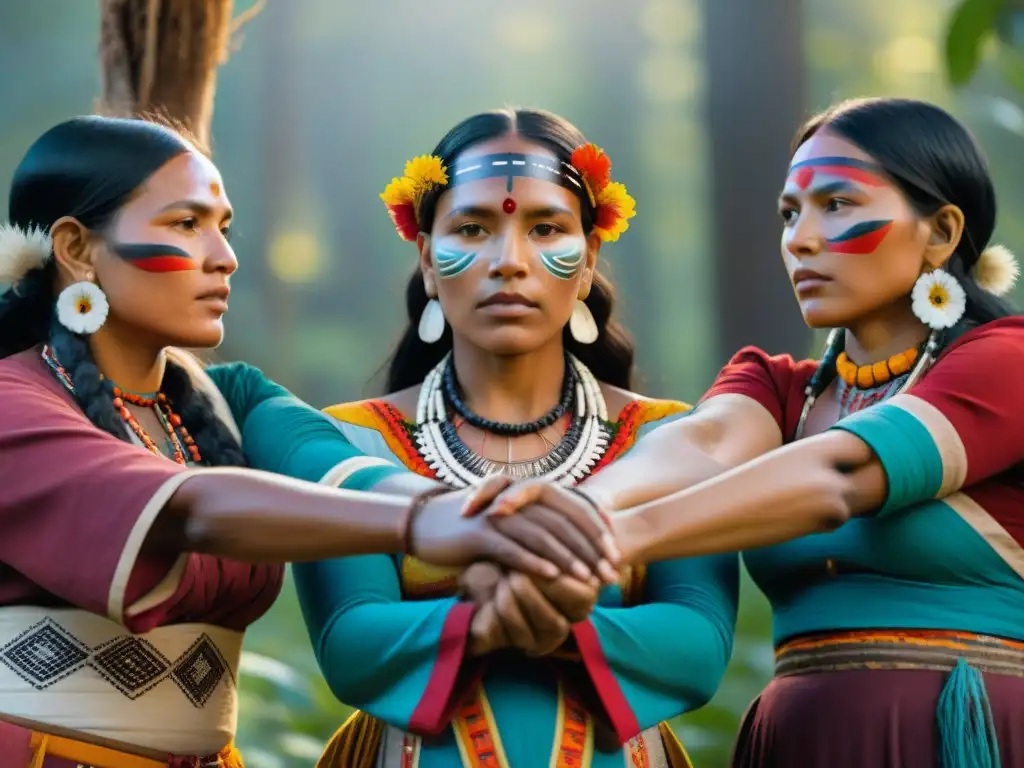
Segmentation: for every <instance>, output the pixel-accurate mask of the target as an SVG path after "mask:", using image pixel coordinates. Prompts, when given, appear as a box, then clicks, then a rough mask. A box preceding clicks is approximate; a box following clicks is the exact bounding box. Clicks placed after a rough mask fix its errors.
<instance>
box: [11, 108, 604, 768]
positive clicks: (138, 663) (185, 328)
mask: <svg viewBox="0 0 1024 768" xmlns="http://www.w3.org/2000/svg"><path fill="white" fill-rule="evenodd" d="M9 207H10V223H9V224H8V225H4V226H3V227H0V282H4V283H8V282H9V283H12V284H13V287H12V288H10V289H9V290H7V291H6V292H4V293H2V294H0V764H2V765H3V767H4V768H69V767H70V768H75V766H78V768H82V767H83V766H86V767H91V768H160V766H168V765H170V766H177V767H180V768H184V767H185V766H188V767H189V768H195V767H196V766H203V767H204V768H213V767H214V766H221V767H222V768H237V767H238V766H240V765H241V762H240V758H239V756H238V754H237V751H235V750H234V749H233V747H232V746H231V743H230V742H231V738H232V736H233V733H234V729H235V724H236V718H237V703H238V700H237V693H236V690H235V680H236V678H237V672H238V663H239V658H240V652H241V645H242V636H243V632H244V630H245V628H246V627H247V626H248V625H249V624H251V623H252V622H253V621H255V620H256V619H257V618H259V617H260V616H261V615H262V614H263V613H264V612H265V611H266V610H267V609H268V608H269V607H270V605H271V603H272V602H273V601H274V599H275V598H276V596H277V594H278V592H279V590H280V586H281V578H282V564H283V563H284V562H285V561H303V560H319V559H322V558H325V557H339V556H345V555H354V554H367V553H396V552H409V553H413V552H415V554H416V555H417V556H418V557H420V558H422V559H424V560H426V561H428V562H432V563H434V564H436V565H442V566H444V565H447V566H458V565H468V564H469V563H471V562H474V561H476V560H479V559H481V558H490V559H493V560H495V561H501V562H504V563H505V564H506V565H508V566H509V567H513V568H517V569H521V570H525V571H527V572H530V573H533V574H535V575H538V576H548V577H556V576H558V574H559V573H560V572H565V573H568V572H570V571H571V570H572V569H573V568H574V567H578V566H580V565H581V563H580V562H579V561H583V562H585V563H587V564H588V565H589V567H590V568H592V569H597V568H598V567H599V566H600V565H601V561H602V557H601V554H602V553H601V551H600V550H601V545H600V543H599V542H600V541H601V537H602V535H603V534H604V533H605V530H606V529H605V527H604V525H603V524H602V523H601V522H600V521H599V520H597V519H596V518H597V516H596V515H593V514H592V510H591V508H590V506H589V505H588V504H587V502H586V501H584V500H579V499H575V498H573V497H569V496H568V494H562V495H557V496H553V497H552V499H551V500H549V503H550V506H549V505H545V506H538V507H535V508H530V509H526V510H524V512H523V513H522V514H521V515H516V516H514V517H510V518H509V519H508V522H510V523H512V525H511V526H504V525H499V526H494V525H489V524H486V523H482V521H481V520H479V519H477V520H475V521H474V520H472V519H470V518H467V517H465V516H464V515H463V509H464V507H465V505H466V503H467V502H468V501H469V500H470V499H469V497H470V495H471V492H468V491H467V492H463V493H458V492H454V493H439V491H443V490H444V489H443V487H442V486H440V485H439V484H437V483H435V482H433V481H430V480H427V479H424V478H410V477H408V476H407V473H404V472H403V473H399V470H398V469H397V468H396V467H394V466H389V465H388V464H387V463H386V462H383V461H373V460H370V459H368V457H366V456H364V455H362V454H361V453H360V452H359V451H357V450H356V449H355V448H353V447H352V446H351V445H350V444H348V443H347V442H346V441H345V440H344V439H343V438H342V437H341V435H340V433H339V432H338V430H337V429H336V428H335V427H334V426H332V425H331V423H330V422H329V421H328V419H327V417H325V416H323V415H322V414H320V413H318V412H317V411H315V410H313V409H311V408H309V407H308V406H305V405H304V404H302V403H301V402H299V401H298V400H296V399H295V398H294V397H292V396H291V395H290V394H289V393H288V392H287V391H285V390H284V389H282V388H281V387H279V386H278V385H276V384H274V383H273V382H270V381H268V380H267V379H266V378H265V377H263V375H262V374H261V373H260V372H259V371H258V370H256V369H255V368H252V367H251V366H246V365H244V364H230V365H224V366H214V367H212V368H209V369H207V370H205V371H204V370H202V369H201V368H200V367H199V366H198V365H197V364H196V363H195V361H194V360H193V359H192V358H190V357H188V356H187V355H185V354H184V353H182V352H181V351H180V350H178V349H177V348H181V347H184V348H208V347H215V346H217V345H218V344H219V343H220V341H221V338H222V336H223V331H224V328H223V322H222V320H223V316H224V314H225V312H226V311H227V300H228V293H229V280H230V277H231V275H232V273H233V272H234V271H235V269H236V268H237V267H238V261H237V260H236V258H235V254H234V251H233V250H232V248H231V246H230V244H229V242H228V234H229V228H230V222H231V217H232V210H231V205H230V203H229V201H228V198H227V196H226V193H225V191H224V188H223V182H222V180H221V178H220V174H219V173H218V171H217V169H216V167H215V166H214V165H213V163H212V162H210V160H209V159H208V158H207V157H206V156H205V155H203V153H202V152H200V151H198V150H197V149H196V147H195V146H194V145H193V144H192V143H190V142H189V141H188V140H186V139H185V138H184V137H183V136H182V135H181V134H179V133H178V132H176V131H173V130H170V129H168V128H166V127H163V126H159V125H156V124H154V123H151V122H146V121H143V120H127V119H114V118H101V117H83V118H76V119H73V120H69V121H67V122H64V123H61V124H60V125H58V126H56V127H54V128H52V129H50V130H49V131H47V132H46V133H44V134H43V136H42V137H40V138H39V139H38V140H37V141H36V142H35V143H34V144H33V145H32V147H31V148H30V149H29V150H28V153H27V154H26V156H25V158H24V160H23V161H22V162H21V164H20V165H19V166H18V169H17V170H16V171H15V174H14V180H13V182H12V185H11V193H10V205H9ZM298 466H301V467H302V468H303V471H304V472H306V473H308V475H309V476H310V477H311V478H313V479H317V480H321V482H323V483H324V484H325V485H320V486H318V485H314V484H312V483H303V482H299V481H298V480H294V479H289V478H285V477H278V476H275V475H272V474H269V473H267V472H255V471H253V469H252V468H261V469H272V470H275V471H277V472H279V473H282V474H291V475H294V474H295V472H294V471H289V468H295V467H298ZM211 467H216V468H215V469H214V468H211ZM327 485H331V486H342V487H343V488H345V489H348V490H338V489H336V488H332V487H327ZM371 488H372V489H373V490H375V491H384V492H391V493H394V494H395V495H391V496H389V495H383V493H373V494H364V493H353V492H352V491H354V490H366V489H371ZM484 490H486V488H484ZM414 494H415V495H414ZM401 495H405V496H406V498H402V497H401ZM410 495H413V499H412V500H411V501H410V499H409V498H408V496H410ZM566 514H567V515H568V519H569V520H570V521H571V524H570V525H569V526H568V532H567V534H566V537H565V538H566V539H567V540H566V541H565V542H563V543H564V545H565V546H564V547H562V546H561V545H560V544H559V543H558V541H559V538H560V537H559V534H558V531H554V532H553V533H548V534H546V535H545V536H538V535H537V534H536V530H537V526H536V525H535V524H539V525H540V526H543V525H544V524H545V521H547V523H550V522H551V521H554V522H555V523H557V524H558V525H559V526H564V525H565V515H566ZM531 518H532V519H533V520H534V524H531V523H530V519H531ZM531 525H534V527H533V528H532V529H531V527H530V526H531ZM541 529H542V530H543V528H541ZM559 530H563V531H565V530H566V529H565V528H564V527H563V528H560V529H559ZM580 534H582V536H581V535H580ZM545 558H546V559H547V561H546V560H545ZM556 566H557V567H556ZM605 566H606V567H607V563H605Z"/></svg>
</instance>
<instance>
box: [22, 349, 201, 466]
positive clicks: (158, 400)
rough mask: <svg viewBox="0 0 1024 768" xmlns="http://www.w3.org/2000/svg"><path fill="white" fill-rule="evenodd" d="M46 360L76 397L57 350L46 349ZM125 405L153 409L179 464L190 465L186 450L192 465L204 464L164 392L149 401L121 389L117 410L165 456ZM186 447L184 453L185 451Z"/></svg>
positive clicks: (116, 397)
mask: <svg viewBox="0 0 1024 768" xmlns="http://www.w3.org/2000/svg"><path fill="white" fill-rule="evenodd" d="M42 355H43V360H44V361H46V364H47V365H49V366H50V368H51V369H53V372H54V373H55V374H56V376H57V378H58V379H59V380H60V382H61V384H63V385H64V387H65V389H67V390H68V391H69V392H71V393H72V394H74V392H75V387H74V384H73V383H72V381H71V377H70V376H69V375H68V372H67V371H65V370H64V367H63V366H62V365H61V364H60V362H59V361H58V360H57V357H56V355H54V354H53V350H52V349H50V347H49V345H46V346H44V347H43V352H42ZM125 403H131V404H132V405H136V406H138V407H140V408H151V409H152V410H153V413H155V414H156V417H157V419H159V420H160V423H161V424H162V425H163V427H164V430H165V431H166V432H167V438H168V443H169V444H170V446H171V449H172V451H173V453H174V455H173V456H172V457H171V458H172V459H173V460H174V461H175V462H176V463H178V464H187V463H188V461H187V460H186V459H185V450H188V453H189V456H190V457H191V459H192V461H193V462H194V463H196V464H198V463H199V462H200V461H202V456H201V455H200V453H199V448H198V446H196V443H195V440H193V439H192V435H190V434H189V433H188V430H187V429H186V428H185V425H184V424H182V422H181V417H180V416H179V415H178V414H176V413H175V412H174V411H173V410H172V409H171V404H170V403H169V402H167V396H166V395H164V393H163V392H158V393H157V394H156V395H155V396H154V397H146V396H145V395H136V394H133V393H131V392H125V391H123V390H122V389H121V388H120V387H114V408H115V409H116V410H117V412H118V414H119V415H120V416H121V418H122V419H123V420H124V423H125V424H127V425H128V428H129V429H130V430H131V431H132V433H133V434H134V435H135V436H136V437H137V438H139V442H141V443H142V445H143V446H144V447H145V448H146V450H148V451H150V452H151V453H155V454H156V455H157V456H163V455H164V454H163V453H162V452H161V451H160V449H159V448H158V447H157V444H156V442H155V441H154V440H153V438H151V437H150V436H149V434H148V433H147V432H146V430H145V429H143V428H142V425H141V424H139V420H138V419H136V418H135V416H134V414H132V412H131V411H130V410H128V407H127V406H126V405H125ZM182 446H184V449H185V450H183V449H182Z"/></svg>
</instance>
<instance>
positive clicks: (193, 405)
mask: <svg viewBox="0 0 1024 768" xmlns="http://www.w3.org/2000/svg"><path fill="white" fill-rule="evenodd" d="M162 390H163V392H164V394H165V395H167V399H168V400H170V401H171V404H172V405H173V406H174V409H175V410H176V411H177V412H178V414H179V415H180V416H181V422H182V424H184V425H185V429H187V430H188V432H189V434H190V435H192V439H193V440H195V442H196V446H197V447H198V448H199V453H200V454H201V455H202V457H203V461H204V462H206V463H207V464H210V465H212V466H217V467H244V466H246V465H247V464H248V462H247V461H246V459H245V455H244V454H243V453H242V449H241V448H240V447H239V445H238V442H237V441H236V440H235V438H234V436H233V435H232V434H231V432H229V431H228V428H227V427H226V426H224V424H223V422H221V420H220V419H219V418H218V417H217V414H216V413H215V412H214V410H213V405H212V404H211V403H210V399H209V398H208V397H207V396H206V395H205V394H204V393H203V392H202V391H201V390H199V389H197V388H196V387H195V385H194V384H193V382H192V377H191V376H189V374H188V371H186V370H185V369H184V368H182V367H181V366H180V365H178V364H177V363H175V362H174V361H173V360H168V361H167V368H166V370H165V371H164V381H163V387H162Z"/></svg>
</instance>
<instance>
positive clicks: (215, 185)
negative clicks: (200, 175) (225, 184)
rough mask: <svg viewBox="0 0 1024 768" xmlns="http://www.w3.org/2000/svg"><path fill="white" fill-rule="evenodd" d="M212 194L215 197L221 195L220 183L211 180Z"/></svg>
mask: <svg viewBox="0 0 1024 768" xmlns="http://www.w3.org/2000/svg"><path fill="white" fill-rule="evenodd" d="M210 194H211V195H213V196H214V197H220V184H218V183H217V182H216V181H212V182H210Z"/></svg>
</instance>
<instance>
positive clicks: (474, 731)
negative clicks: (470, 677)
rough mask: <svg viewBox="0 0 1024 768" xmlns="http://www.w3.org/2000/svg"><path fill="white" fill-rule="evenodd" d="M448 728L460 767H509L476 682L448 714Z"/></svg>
mask: <svg viewBox="0 0 1024 768" xmlns="http://www.w3.org/2000/svg"><path fill="white" fill-rule="evenodd" d="M559 705H561V702H559ZM452 730H453V731H454V732H455V742H456V744H457V745H458V747H459V754H460V755H461V756H462V765H463V768H509V764H508V758H507V757H506V756H505V748H504V746H502V743H501V737H500V736H499V735H498V725H497V723H496V722H495V721H494V712H492V711H491V705H490V703H489V702H488V701H487V694H485V693H484V689H483V686H477V689H476V693H475V694H473V697H472V698H471V699H470V700H469V701H468V702H467V703H465V704H463V705H462V706H461V707H459V709H458V712H456V714H455V717H453V718H452Z"/></svg>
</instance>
